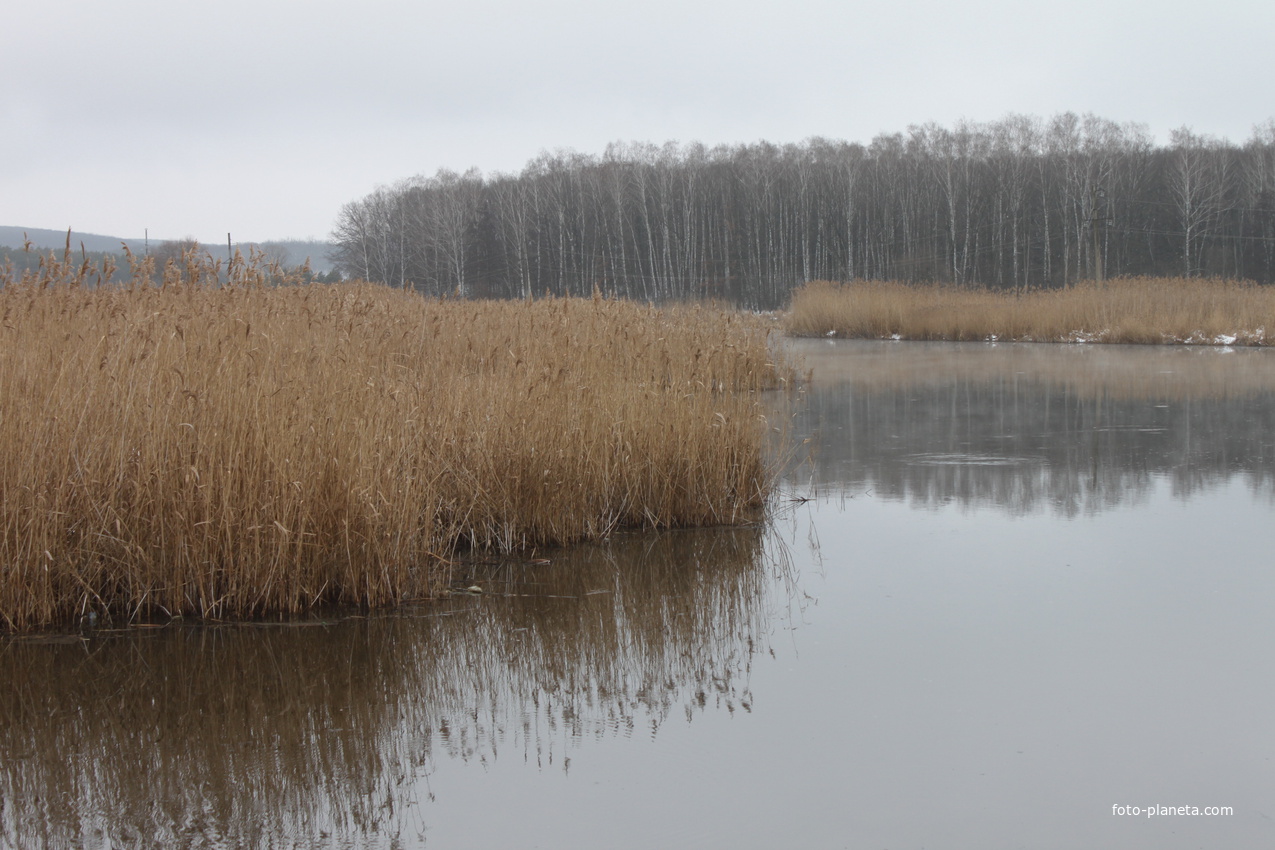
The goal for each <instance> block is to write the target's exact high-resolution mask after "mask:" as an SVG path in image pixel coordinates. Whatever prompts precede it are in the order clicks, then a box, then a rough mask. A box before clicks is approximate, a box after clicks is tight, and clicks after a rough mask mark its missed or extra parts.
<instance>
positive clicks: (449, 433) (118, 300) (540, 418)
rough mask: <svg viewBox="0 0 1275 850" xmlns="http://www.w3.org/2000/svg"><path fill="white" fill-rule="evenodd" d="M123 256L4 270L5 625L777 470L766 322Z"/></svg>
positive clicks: (638, 503) (331, 570) (473, 537)
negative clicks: (760, 393)
mask: <svg viewBox="0 0 1275 850" xmlns="http://www.w3.org/2000/svg"><path fill="white" fill-rule="evenodd" d="M67 253H68V255H69V251H68V252H67ZM130 262H131V263H133V281H134V283H133V285H129V286H125V287H110V288H105V287H104V288H97V289H90V288H85V287H83V286H80V285H77V281H78V282H83V279H84V277H85V275H84V274H80V272H79V270H77V269H76V268H75V266H74V264H73V263H69V262H57V261H55V260H51V261H50V264H49V265H48V267H46V268H45V269H44V270H43V271H42V273H41V275H39V276H38V277H32V276H28V277H26V278H24V279H22V280H16V281H15V280H13V279H7V280H3V279H0V282H2V283H3V284H4V285H3V290H0V316H2V320H0V334H3V336H4V344H3V347H2V348H0V375H3V376H4V377H3V379H2V383H0V570H2V571H3V572H2V573H0V624H2V625H0V627H3V628H7V629H9V630H24V629H30V628H35V627H40V626H43V625H47V624H57V623H66V622H68V621H73V620H74V619H76V618H83V617H86V616H89V617H92V616H94V615H96V616H104V617H111V618H113V619H115V620H117V621H118V620H133V619H137V618H147V617H152V616H178V615H182V614H185V615H198V616H202V617H216V618H221V617H249V616H258V615H263V614H266V613H273V612H282V613H290V612H298V611H301V610H304V609H306V608H309V607H311V606H314V605H317V604H321V603H329V602H331V603H343V604H357V605H367V606H380V605H386V604H392V603H395V602H398V601H401V600H404V599H408V598H418V597H422V596H427V595H430V594H432V593H434V592H436V591H437V590H438V589H439V587H440V582H442V581H445V580H446V569H445V565H446V561H447V559H448V558H449V557H450V556H451V554H452V553H453V552H454V551H455V550H456V549H457V548H458V547H466V546H472V547H494V548H498V549H502V550H513V549H516V548H520V547H529V546H537V545H549V544H563V543H569V542H571V541H575V540H581V539H587V538H597V537H600V536H603V535H606V534H607V533H608V532H609V531H610V530H612V529H613V528H616V527H618V526H647V527H664V526H681V525H707V524H721V523H732V522H739V521H741V520H743V519H745V518H747V517H749V516H751V515H752V514H753V513H754V512H755V511H756V509H757V508H758V507H759V506H760V505H761V504H762V503H763V501H764V498H765V496H766V493H767V490H768V488H769V486H770V483H771V481H772V477H773V472H772V470H771V469H770V467H769V465H768V463H767V461H766V460H765V457H764V454H763V445H762V444H763V439H764V434H765V432H766V428H765V423H764V420H763V418H762V414H761V408H760V406H759V401H758V399H757V398H756V396H755V393H754V392H753V391H755V390H757V389H759V388H762V387H764V386H766V385H768V384H769V383H771V382H772V381H773V380H774V379H775V377H776V368H775V366H774V365H773V363H772V362H771V361H770V357H769V353H768V345H767V334H766V331H765V329H764V328H763V327H762V326H761V324H760V323H759V322H753V321H750V320H748V319H746V318H744V317H741V316H738V315H732V314H729V313H724V312H719V311H708V310H694V309H688V310H676V311H661V310H657V309H654V308H647V307H641V306H637V305H634V304H631V303H622V302H615V301H607V300H603V299H594V300H579V299H576V300H546V301H539V302H534V303H491V302H487V303H475V302H446V301H444V302H440V301H431V300H426V299H422V298H420V297H417V296H414V295H412V294H409V293H405V292H402V291H399V290H393V289H389V288H387V287H383V286H376V285H371V284H363V283H356V284H342V285H332V286H323V285H307V286H281V287H271V286H262V285H260V284H261V283H262V281H264V280H265V279H266V278H267V277H268V276H269V275H268V270H263V269H261V268H260V266H259V264H257V263H253V262H248V263H240V264H239V266H238V268H236V267H235V265H234V264H231V268H230V269H229V272H230V275H229V277H230V280H231V281H232V284H231V285H228V286H220V285H217V284H216V281H217V280H218V278H219V276H220V277H221V278H222V279H224V278H225V271H226V270H224V269H221V268H220V267H219V266H218V265H217V264H215V263H213V262H212V261H211V260H210V259H209V258H207V257H204V258H202V259H201V258H199V257H196V256H193V255H188V256H187V258H186V260H185V262H184V264H170V265H169V266H168V267H167V268H166V269H165V270H163V271H162V273H160V274H159V275H158V276H159V277H160V279H161V281H162V283H161V284H160V285H152V284H151V283H150V280H151V277H152V275H153V274H155V270H154V269H152V268H150V267H149V265H148V264H147V263H146V262H144V261H138V260H136V259H135V258H133V257H131V256H130Z"/></svg>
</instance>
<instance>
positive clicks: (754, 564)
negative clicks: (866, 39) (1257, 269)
mask: <svg viewBox="0 0 1275 850" xmlns="http://www.w3.org/2000/svg"><path fill="white" fill-rule="evenodd" d="M794 348H796V349H800V350H801V352H802V353H803V355H804V356H805V357H806V358H807V362H808V364H809V366H810V368H811V369H812V370H813V376H812V377H813V380H812V383H811V384H810V386H809V388H808V392H807V397H806V406H805V407H804V409H803V410H802V411H801V412H800V413H799V414H798V415H797V417H796V419H795V421H794V425H795V430H796V431H797V432H799V434H800V435H801V436H802V437H803V438H805V437H809V439H810V442H809V443H807V444H805V445H806V450H805V451H804V452H803V453H801V454H800V455H799V456H798V457H797V458H796V459H795V460H794V463H793V465H792V466H791V468H790V470H789V472H788V474H787V476H786V479H785V487H784V494H783V495H782V496H781V497H780V499H778V500H777V502H776V509H775V516H774V517H773V519H772V521H771V522H770V523H769V524H767V525H759V526H756V527H748V528H743V529H733V530H721V529H717V530H708V531H679V532H670V533H666V534H661V535H617V536H616V537H615V538H613V539H612V540H610V541H607V542H605V543H602V544H598V545H595V546H588V547H582V548H580V549H577V550H572V551H570V552H555V553H538V556H537V557H538V558H539V557H540V556H542V555H548V557H549V559H550V563H549V564H532V563H530V562H529V560H527V559H523V560H516V561H510V562H508V563H504V564H494V563H493V564H489V565H483V564H479V565H475V567H474V568H473V571H472V572H473V574H472V575H471V576H467V577H465V579H466V581H465V582H464V583H465V584H470V583H476V584H478V585H480V586H481V587H482V588H483V590H484V592H483V593H482V594H481V595H470V594H457V595H456V596H454V597H452V598H451V599H449V600H447V601H445V602H444V603H441V604H438V605H432V606H426V607H420V608H412V609H409V610H405V611H401V612H396V613H393V614H384V615H375V616H368V617H351V616H341V617H337V616H333V617H326V618H324V617H319V618H316V619H314V620H313V621H311V622H309V623H307V624H305V625H301V626H297V625H256V626H230V625H227V626H187V627H174V628H166V629H154V630H130V631H121V632H104V631H99V632H97V633H94V634H92V635H89V636H86V637H80V636H64V637H49V636H44V637H41V638H39V639H25V640H7V641H5V642H4V643H3V644H0V682H3V683H4V686H3V688H0V847H24V848H25V847H65V846H81V847H134V846H136V847H145V846H156V845H159V844H163V845H167V846H187V847H236V846H272V847H294V846H295V847H324V846H333V847H338V846H339V847H347V846H371V847H436V848H453V847H458V848H468V847H473V848H489V847H554V848H570V847H580V848H585V847H589V848H592V847H600V846H606V847H615V848H649V847H689V846H696V847H700V846H706V847H723V848H748V847H766V848H769V847H818V848H823V847H829V848H839V847H851V848H860V847H862V848H881V847H889V848H922V847H945V848H989V847H990V848H1000V847H1006V848H1008V847H1032V848H1055V847H1056V848H1071V847H1077V846H1109V847H1126V848H1142V847H1145V848H1178V847H1181V848H1195V847H1201V846H1206V847H1249V846H1268V845H1270V844H1271V843H1272V841H1273V840H1275V807H1273V805H1275V804H1272V803H1271V801H1272V800H1273V799H1275V728H1273V727H1272V724H1271V723H1270V719H1269V718H1270V717H1271V716H1275V618H1272V617H1271V616H1270V611H1271V609H1272V603H1275V570H1272V560H1273V558H1272V552H1273V550H1275V359H1273V357H1272V355H1275V352H1266V351H1250V350H1235V351H1219V350H1215V349H1187V348H1172V349H1169V348H1140V347H1104V348H1099V347H1092V348H1086V347H1082V346H1073V347H1065V346H1030V345H1023V346H1013V345H1011V346H1005V345H999V346H992V345H951V344H935V345H929V344H912V343H907V344H903V343H876V342H872V343H858V342H843V341H838V342H834V343H828V342H826V341H816V342H808V343H807V342H803V343H794ZM806 499H809V501H803V500H806ZM1149 805H1157V806H1161V805H1162V806H1175V807H1176V806H1196V807H1199V808H1201V809H1203V808H1204V807H1207V806H1227V807H1231V809H1232V810H1233V814H1231V815H1230V816H1225V817H1205V816H1196V817H1190V816H1185V815H1182V816H1179V815H1174V816H1156V817H1151V818H1148V817H1146V816H1145V814H1143V815H1141V816H1130V815H1124V816H1121V815H1113V814H1112V810H1113V808H1112V807H1113V806H1136V807H1139V808H1145V807H1147V806H1149Z"/></svg>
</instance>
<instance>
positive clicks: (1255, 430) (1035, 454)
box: [789, 342, 1275, 516]
mask: <svg viewBox="0 0 1275 850" xmlns="http://www.w3.org/2000/svg"><path fill="white" fill-rule="evenodd" d="M796 347H798V348H799V349H800V350H801V351H802V353H803V354H804V355H805V356H806V358H807V362H808V366H810V367H812V369H813V373H814V380H813V381H812V383H811V385H810V387H809V392H808V395H809V399H810V404H809V405H808V407H807V409H806V410H805V411H804V412H803V413H802V414H801V417H800V421H799V423H798V429H799V430H804V431H809V432H811V433H814V434H816V435H817V438H816V444H817V450H816V451H815V452H814V453H813V454H812V456H811V458H810V459H809V462H810V463H811V464H812V467H813V468H812V469H811V468H795V469H793V470H792V471H791V472H790V474H789V480H790V481H792V482H793V484H794V485H797V484H805V483H807V482H809V483H813V484H814V485H815V486H816V487H818V488H822V489H830V490H835V491H857V492H862V491H865V490H871V491H873V492H874V493H875V494H876V495H878V496H881V497H885V498H892V499H901V500H907V501H910V502H913V503H915V504H917V505H918V506H925V507H932V506H937V505H941V504H946V503H948V502H957V503H959V504H962V505H970V506H973V505H992V506H996V507H998V508H1000V509H1003V510H1006V511H1009V512H1010V513H1013V514H1029V513H1034V512H1037V511H1044V510H1050V511H1053V512H1056V513H1058V514H1060V515H1063V516H1075V515H1078V514H1082V513H1094V512H1098V511H1102V510H1106V509H1108V508H1111V507H1114V506H1115V505H1118V504H1123V503H1127V502H1130V501H1137V500H1139V499H1142V498H1145V497H1146V496H1147V494H1148V493H1149V492H1150V489H1151V488H1152V486H1153V482H1154V481H1155V480H1156V479H1157V478H1167V480H1168V481H1169V483H1170V486H1171V488H1172V490H1173V492H1174V493H1175V494H1176V495H1178V496H1181V497H1186V496H1189V495H1190V494H1192V493H1194V492H1196V491H1199V490H1201V489H1205V488H1210V487H1214V486H1217V485H1219V484H1221V483H1223V482H1224V481H1225V480H1227V479H1229V478H1230V477H1232V476H1236V475H1239V476H1243V477H1244V478H1245V479H1246V480H1247V481H1248V483H1249V484H1250V486H1251V487H1252V488H1254V490H1255V492H1259V491H1264V492H1267V493H1269V494H1272V495H1275V357H1272V356H1271V353H1270V352H1266V351H1230V352H1219V351H1214V350H1208V351H1202V350H1191V349H1183V348H1168V347H1159V348H1150V347H1129V346H1107V347H1104V348H1102V349H1098V348H1083V347H1063V346H1039V345H1008V346H1007V345H1001V346H987V345H980V344H974V345H953V344H946V345H944V344H938V345H931V344H924V343H907V344H902V345H892V344H890V343H877V342H869V343H864V344H847V343H837V344H835V345H831V346H830V345H827V344H823V345H819V344H815V345H809V344H802V345H798V346H796Z"/></svg>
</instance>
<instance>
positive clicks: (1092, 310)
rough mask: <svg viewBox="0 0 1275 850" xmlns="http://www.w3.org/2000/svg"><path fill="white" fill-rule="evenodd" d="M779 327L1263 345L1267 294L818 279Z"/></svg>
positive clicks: (1169, 283) (1274, 338) (1269, 304)
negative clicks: (1016, 289)
mask: <svg viewBox="0 0 1275 850" xmlns="http://www.w3.org/2000/svg"><path fill="white" fill-rule="evenodd" d="M786 330H787V331H788V333H789V334H791V335H793V336H824V335H828V336H841V337H867V338H872V339H888V338H892V337H894V338H900V339H923V340H985V339H992V338H995V339H1001V340H1021V341H1036V342H1126V343H1192V344H1234V345H1271V344H1273V343H1275V288H1272V287H1262V286H1257V285H1255V284H1251V283H1246V282H1241V281H1232V280H1221V279H1200V278H1150V277H1136V278H1117V279H1115V280H1112V281H1108V282H1107V283H1106V284H1098V283H1094V282H1092V281H1090V282H1086V283H1082V284H1079V285H1077V286H1073V287H1069V288H1067V289H1058V290H1033V291H1030V292H1021V293H1019V292H995V291H992V290H988V289H983V288H976V287H956V286H944V285H929V286H917V285H911V284H904V283H895V282H888V281H857V282H854V283H846V284H837V283H829V282H827V281H819V282H814V283H810V284H807V285H806V286H803V287H802V288H800V289H798V290H797V291H796V292H795V293H794V295H793V301H792V309H791V313H790V314H789V316H788V319H787V324H786Z"/></svg>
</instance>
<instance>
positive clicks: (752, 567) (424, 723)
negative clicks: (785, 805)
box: [0, 528, 786, 848]
mask: <svg viewBox="0 0 1275 850" xmlns="http://www.w3.org/2000/svg"><path fill="white" fill-rule="evenodd" d="M773 545H774V544H773V542H771V543H767V538H766V537H765V535H764V534H763V531H762V530H761V529H760V528H742V529H733V530H731V529H714V530H699V531H686V532H670V533H666V534H662V535H659V536H654V537H652V536H646V535H634V536H628V537H624V536H622V537H617V538H615V539H614V540H613V541H611V542H610V543H607V544H599V545H597V546H590V547H584V548H581V549H577V550H573V551H570V552H563V553H557V554H555V555H554V556H553V562H552V563H551V564H550V565H547V566H535V567H532V566H528V565H522V566H506V567H503V568H488V567H481V566H480V567H475V569H476V570H486V571H487V572H486V574H485V575H479V576H478V577H477V579H476V580H477V581H479V582H480V583H481V584H482V585H483V586H484V589H485V592H484V593H483V594H482V595H481V596H478V595H464V594H459V595H457V596H454V597H453V598H452V599H451V600H449V601H448V602H446V603H444V604H442V605H439V606H434V607H429V608H420V609H416V610H415V611H411V612H407V613H403V612H400V613H397V614H393V615H384V616H373V617H367V618H360V617H346V618H344V619H339V620H338V619H332V620H314V621H311V622H307V623H304V624H277V625H256V626H242V625H241V626H220V627H217V626H204V627H195V626H189V627H181V626H177V627H169V628H165V629H156V630H149V631H146V630H134V631H130V632H123V633H96V634H90V635H89V636H87V637H85V638H81V637H79V636H67V637H43V638H38V639H27V640H17V639H9V640H7V641H5V642H4V643H2V644H0V681H2V682H4V683H5V686H4V687H3V688H0V847H4V848H32V847H70V846H75V847H85V848H93V847H155V846H171V847H211V846H219V847H220V846H252V847H255V846H274V847H290V846H306V847H310V846H328V845H331V846H345V845H348V844H349V843H350V842H352V841H353V842H356V843H358V844H359V845H360V846H368V845H372V846H381V845H384V846H393V845H395V844H397V843H398V842H400V841H406V842H407V843H409V844H414V843H418V842H420V841H423V838H422V835H423V833H424V832H425V831H426V830H427V829H428V823H427V821H428V818H429V812H428V811H427V810H423V809H422V808H421V807H420V806H419V805H417V804H418V803H420V802H423V801H421V800H418V799H416V797H415V795H416V794H417V793H418V792H417V791H416V790H415V789H418V788H420V787H422V786H421V784H420V783H419V782H417V781H415V780H417V779H419V778H421V777H422V776H426V777H427V776H428V775H429V774H430V773H431V771H432V769H433V766H434V764H435V763H436V760H437V759H440V758H448V759H458V760H465V761H479V762H488V761H490V760H494V759H497V758H502V759H503V758H514V759H521V760H527V761H529V762H535V763H536V764H538V765H540V766H542V767H543V768H548V767H553V768H554V769H557V768H559V767H561V768H562V769H567V766H568V764H569V758H568V755H567V751H568V750H569V749H570V748H571V747H572V746H576V745H578V744H579V743H581V742H582V740H583V739H586V738H588V737H589V736H627V735H639V734H640V735H652V734H655V732H656V731H657V730H658V729H659V727H660V726H661V724H663V723H664V722H665V721H667V720H668V719H669V718H670V716H678V714H679V713H680V712H685V713H686V715H687V716H688V717H689V716H690V715H692V714H694V713H695V712H697V711H700V710H705V709H712V710H722V709H724V710H728V711H732V712H733V711H737V710H742V711H748V710H749V709H750V701H751V695H750V693H749V689H748V684H747V682H748V679H749V671H750V669H751V665H752V663H753V659H754V657H755V656H757V655H758V654H759V653H762V652H764V651H765V649H766V644H767V639H768V634H769V630H770V620H771V618H772V616H773V615H774V614H775V612H776V611H777V610H778V607H779V606H782V605H783V604H785V603H786V600H783V599H777V598H774V597H775V594H776V590H775V589H776V588H782V587H784V586H785V585H784V582H783V581H782V580H781V581H779V582H778V583H777V582H776V577H777V576H776V570H779V571H780V572H782V571H783V570H784V569H786V567H784V559H783V558H782V557H779V556H777V555H776V553H775V552H773V551H768V548H767V547H768V546H773ZM780 578H781V579H782V576H780Z"/></svg>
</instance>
